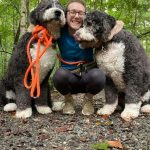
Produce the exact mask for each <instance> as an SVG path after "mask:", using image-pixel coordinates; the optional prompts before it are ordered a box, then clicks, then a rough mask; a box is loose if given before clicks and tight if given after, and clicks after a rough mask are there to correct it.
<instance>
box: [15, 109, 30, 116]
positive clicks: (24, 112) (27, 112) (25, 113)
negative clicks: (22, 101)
mask: <svg viewBox="0 0 150 150" xmlns="http://www.w3.org/2000/svg"><path fill="white" fill-rule="evenodd" d="M31 116H32V108H27V109H25V110H17V111H16V115H15V117H16V118H29V117H31Z"/></svg>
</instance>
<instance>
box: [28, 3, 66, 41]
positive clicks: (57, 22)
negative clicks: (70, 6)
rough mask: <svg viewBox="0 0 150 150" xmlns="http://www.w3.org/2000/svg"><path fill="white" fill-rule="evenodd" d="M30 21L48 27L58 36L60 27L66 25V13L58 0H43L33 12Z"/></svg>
mask: <svg viewBox="0 0 150 150" xmlns="http://www.w3.org/2000/svg"><path fill="white" fill-rule="evenodd" d="M30 21H31V24H33V25H41V26H44V27H46V28H47V29H48V30H49V32H52V33H54V34H56V36H57V34H59V29H60V28H61V27H62V26H64V25H65V14H64V11H63V8H62V6H61V5H60V3H59V2H58V0H42V1H41V3H40V4H39V5H38V6H37V7H36V8H35V9H34V10H33V11H32V12H31V14H30ZM57 32H58V33H57ZM58 37H59V35H58ZM58 37H57V38H58Z"/></svg>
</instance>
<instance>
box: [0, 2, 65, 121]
mask: <svg viewBox="0 0 150 150" xmlns="http://www.w3.org/2000/svg"><path fill="white" fill-rule="evenodd" d="M30 21H31V24H32V25H31V28H29V30H28V32H26V33H25V34H24V35H23V36H22V37H21V38H20V40H19V42H18V44H17V46H16V48H15V50H14V51H13V53H12V56H11V58H10V61H9V64H8V70H7V73H6V75H5V76H4V77H3V80H2V82H1V86H3V90H1V91H2V92H3V94H4V95H5V96H4V95H1V97H2V98H3V100H4V98H6V99H5V100H4V101H5V104H6V105H5V106H4V111H14V110H16V118H27V117H30V116H31V115H32V107H31V106H32V104H34V106H35V108H36V109H37V111H38V112H39V113H40V114H47V113H51V99H50V87H49V84H48V79H49V75H50V73H51V71H52V69H53V67H54V64H55V60H56V50H54V49H53V46H50V47H48V49H47V50H46V52H45V53H44V54H43V55H42V57H41V58H40V60H39V81H40V96H39V97H38V98H35V97H31V96H30V91H29V90H28V89H26V88H25V86H24V82H23V81H24V76H25V72H26V70H27V68H28V66H29V60H28V58H27V52H26V49H27V44H28V42H29V40H30V39H31V37H32V31H33V29H32V27H33V26H36V25H39V26H42V27H44V29H47V31H48V35H52V37H53V40H55V39H57V38H58V37H59V36H60V33H59V31H60V28H61V27H62V26H64V25H65V14H64V11H63V8H62V6H61V5H60V3H59V2H58V1H56V0H53V1H52V0H43V1H42V2H41V3H40V4H39V5H38V6H37V7H36V8H35V9H34V10H33V11H32V12H31V13H30ZM33 28H34V27H33ZM38 36H41V33H39V34H38ZM37 40H38V39H34V40H33V41H32V42H31V44H30V55H31V59H32V61H33V60H35V57H36V55H37V54H36V53H37V51H36V49H37V47H38V41H37ZM44 47H45V46H44V44H43V43H41V44H40V52H41V51H42V50H43V49H44ZM27 80H28V82H30V81H31V73H29V76H28V78H27ZM13 100H14V102H15V103H11V102H12V101H13ZM33 102H34V103H33Z"/></svg>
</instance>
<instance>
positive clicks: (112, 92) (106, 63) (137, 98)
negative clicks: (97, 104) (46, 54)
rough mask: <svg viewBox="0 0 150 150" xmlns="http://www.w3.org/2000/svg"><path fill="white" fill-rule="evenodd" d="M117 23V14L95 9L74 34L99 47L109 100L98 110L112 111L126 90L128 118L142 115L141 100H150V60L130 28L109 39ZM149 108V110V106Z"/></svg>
mask: <svg viewBox="0 0 150 150" xmlns="http://www.w3.org/2000/svg"><path fill="white" fill-rule="evenodd" d="M115 24H116V20H115V18H114V17H112V16H110V15H108V14H106V13H104V12H100V11H94V12H91V13H89V14H87V17H86V19H85V21H84V24H83V28H81V29H79V30H78V31H77V32H76V34H75V37H76V39H77V40H78V42H79V43H80V44H81V46H82V47H89V46H91V47H94V48H96V55H95V56H96V60H97V63H98V65H99V67H100V68H101V69H103V71H104V72H105V74H106V76H107V77H108V79H107V83H106V87H105V95H106V104H105V106H104V107H103V108H102V109H100V110H99V111H98V114H111V113H113V112H114V110H115V108H116V106H117V104H118V93H119V92H123V93H124V94H125V95H124V96H125V109H124V111H123V112H122V114H121V117H122V118H123V119H125V120H127V121H129V120H131V119H132V118H136V117H137V116H138V115H139V110H140V106H141V103H142V100H143V101H148V100H149V98H146V99H145V97H143V96H144V95H145V94H146V93H148V92H149V91H150V61H149V59H148V57H147V55H146V53H145V51H144V49H143V47H142V46H141V44H140V42H139V41H138V39H137V38H136V37H135V36H134V35H133V34H132V33H130V32H129V31H127V30H124V29H122V30H121V31H120V32H118V33H117V34H115V35H114V36H113V37H112V39H109V36H110V34H111V30H112V29H113V27H114V26H115ZM108 57H109V58H108ZM148 96H150V93H149V95H148ZM108 106H109V107H108ZM111 107H112V108H111ZM106 108H107V109H109V108H111V109H112V110H107V109H106ZM146 111H147V112H150V109H148V110H146ZM143 112H144V111H143Z"/></svg>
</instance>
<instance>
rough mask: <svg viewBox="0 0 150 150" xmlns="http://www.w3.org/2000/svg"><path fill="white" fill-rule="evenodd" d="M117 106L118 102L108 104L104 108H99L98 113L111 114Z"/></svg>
mask: <svg viewBox="0 0 150 150" xmlns="http://www.w3.org/2000/svg"><path fill="white" fill-rule="evenodd" d="M116 107H117V105H116V104H112V105H110V104H106V105H104V106H103V108H100V109H98V111H97V115H111V114H112V113H113V112H114V111H115V109H116Z"/></svg>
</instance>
